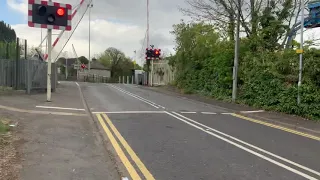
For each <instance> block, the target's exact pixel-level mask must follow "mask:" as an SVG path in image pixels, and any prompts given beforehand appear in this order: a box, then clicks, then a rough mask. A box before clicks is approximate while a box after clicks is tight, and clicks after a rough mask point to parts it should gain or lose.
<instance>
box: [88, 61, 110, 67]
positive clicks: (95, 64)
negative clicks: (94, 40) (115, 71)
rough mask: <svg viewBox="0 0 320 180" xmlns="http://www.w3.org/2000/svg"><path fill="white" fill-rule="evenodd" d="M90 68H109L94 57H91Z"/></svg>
mask: <svg viewBox="0 0 320 180" xmlns="http://www.w3.org/2000/svg"><path fill="white" fill-rule="evenodd" d="M90 69H98V70H110V69H109V68H106V67H105V66H104V65H103V64H101V63H100V62H99V61H97V60H96V59H92V62H91V64H90Z"/></svg>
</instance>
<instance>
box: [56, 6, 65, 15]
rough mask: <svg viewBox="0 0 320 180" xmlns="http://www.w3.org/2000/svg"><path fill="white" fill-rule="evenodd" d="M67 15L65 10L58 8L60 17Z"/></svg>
mask: <svg viewBox="0 0 320 180" xmlns="http://www.w3.org/2000/svg"><path fill="white" fill-rule="evenodd" d="M65 13H66V12H65V10H64V8H58V10H57V14H58V15H59V16H64V14H65Z"/></svg>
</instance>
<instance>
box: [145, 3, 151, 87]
mask: <svg viewBox="0 0 320 180" xmlns="http://www.w3.org/2000/svg"><path fill="white" fill-rule="evenodd" d="M149 41H150V39H149V0H147V48H149V45H150V42H149ZM146 61H147V62H146V63H147V71H148V72H147V85H149V71H150V60H148V59H147V60H146Z"/></svg>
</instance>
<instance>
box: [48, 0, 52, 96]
mask: <svg viewBox="0 0 320 180" xmlns="http://www.w3.org/2000/svg"><path fill="white" fill-rule="evenodd" d="M49 2H52V0H49ZM47 39H48V76H47V101H48V102H50V101H51V50H52V29H48V37H47Z"/></svg>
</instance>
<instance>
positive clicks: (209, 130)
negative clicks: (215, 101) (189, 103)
mask: <svg viewBox="0 0 320 180" xmlns="http://www.w3.org/2000/svg"><path fill="white" fill-rule="evenodd" d="M165 112H166V113H167V114H168V115H170V116H172V117H174V118H176V119H178V120H180V121H182V122H184V123H186V124H188V125H190V126H193V127H195V128H197V129H199V130H201V131H203V132H206V133H208V134H210V135H212V136H215V137H217V138H218V139H221V140H223V141H225V142H228V143H230V144H232V145H234V146H236V147H238V148H240V149H243V150H245V151H247V152H249V153H251V154H253V155H256V156H258V157H260V158H262V159H265V160H267V161H269V162H271V163H273V164H276V165H278V166H280V167H282V168H285V169H287V170H289V171H291V172H293V173H296V174H298V175H300V176H303V177H305V178H307V179H312V180H317V179H316V178H314V177H312V176H309V175H307V174H305V173H303V172H300V171H298V170H296V169H293V168H291V167H289V166H287V165H285V164H282V163H280V162H277V161H275V160H273V159H271V158H269V157H266V156H264V155H262V154H260V153H258V152H256V151H253V150H251V149H248V148H246V147H244V146H243V145H241V144H238V143H236V142H239V143H242V144H244V145H246V146H248V147H250V148H253V149H255V150H257V151H260V152H263V153H265V154H268V155H270V156H272V157H274V158H277V159H280V160H282V161H284V162H286V163H289V164H291V165H294V166H296V167H298V168H301V169H304V170H306V171H309V172H311V173H313V174H315V175H318V176H320V172H317V171H315V170H313V169H310V168H308V167H305V166H303V165H300V164H298V163H296V162H293V161H291V160H288V159H286V158H283V157H281V156H279V155H276V154H273V153H271V152H269V151H266V150H264V149H262V148H259V147H257V146H254V145H252V144H249V143H247V142H245V141H242V140H240V139H238V138H235V137H233V136H231V135H228V134H226V133H223V132H221V131H218V130H216V129H213V128H211V127H209V126H206V125H204V124H201V123H199V122H197V121H195V120H192V119H190V118H187V117H185V116H183V115H181V114H178V113H176V112H172V113H171V112H167V111H165ZM179 116H180V117H179ZM212 131H213V132H215V133H217V134H215V133H213V132H212ZM218 134H220V135H222V136H224V137H222V136H220V135H218ZM225 137H227V138H229V139H232V140H234V141H236V142H233V141H231V140H228V139H226V138H225Z"/></svg>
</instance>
